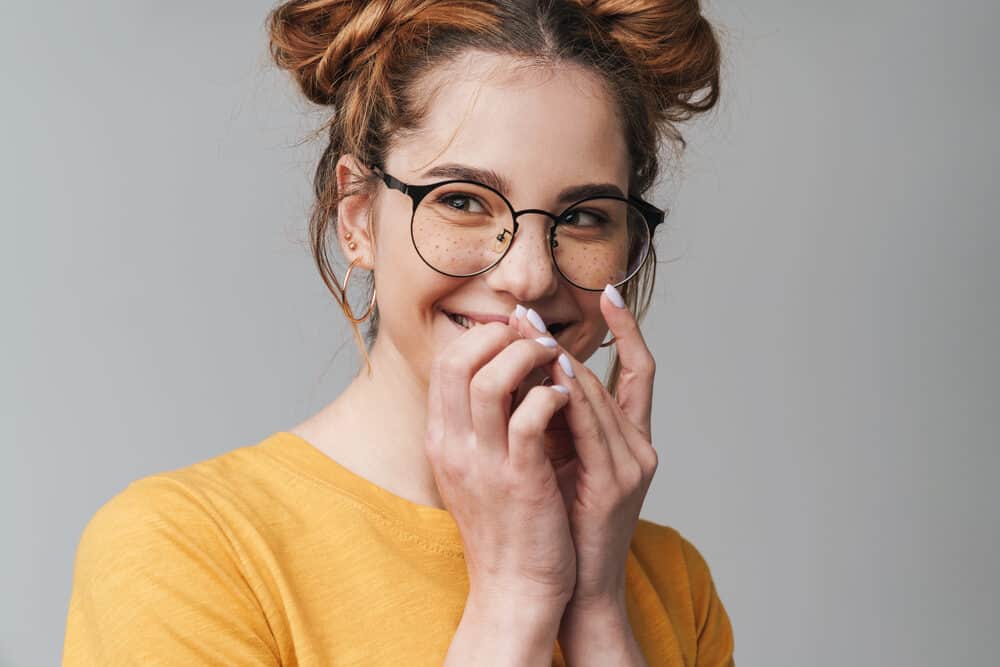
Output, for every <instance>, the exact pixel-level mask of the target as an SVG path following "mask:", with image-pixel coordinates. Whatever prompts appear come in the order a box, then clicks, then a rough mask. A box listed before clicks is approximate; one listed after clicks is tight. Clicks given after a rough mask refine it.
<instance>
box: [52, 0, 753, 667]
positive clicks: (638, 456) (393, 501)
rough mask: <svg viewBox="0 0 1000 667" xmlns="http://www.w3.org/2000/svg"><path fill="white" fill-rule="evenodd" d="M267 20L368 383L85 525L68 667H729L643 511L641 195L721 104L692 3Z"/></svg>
mask: <svg viewBox="0 0 1000 667" xmlns="http://www.w3.org/2000/svg"><path fill="white" fill-rule="evenodd" d="M268 27H269V29H270V36H271V48H272V53H273V55H274V57H275V59H276V62H277V63H278V65H279V66H281V67H282V68H285V69H287V70H289V71H290V72H291V73H292V74H293V75H294V76H295V78H296V80H297V81H298V83H299V85H300V86H301V88H302V90H303V91H304V93H305V94H306V95H307V96H308V98H309V99H310V100H312V101H314V102H316V103H319V104H324V105H329V106H330V107H331V108H332V114H331V120H330V123H329V124H328V126H327V127H326V129H328V135H329V144H328V145H327V147H326V150H325V152H324V154H323V156H322V159H321V160H320V162H319V165H318V168H317V170H316V178H315V191H316V196H317V201H316V206H315V209H314V214H313V216H312V221H311V237H312V241H313V249H314V253H315V258H316V261H317V264H318V267H319V270H320V273H321V275H322V277H323V278H324V280H325V281H326V283H327V285H328V286H329V287H330V289H331V292H332V293H333V294H334V296H335V297H336V298H337V299H338V301H339V302H340V303H341V305H342V307H343V308H344V312H345V314H346V315H347V316H348V317H349V318H350V319H351V321H352V322H353V323H354V325H355V333H356V335H357V338H358V341H359V343H361V344H362V356H363V364H362V369H361V372H359V373H358V375H357V377H356V378H355V379H354V380H353V382H352V383H351V384H350V385H349V386H348V387H347V389H346V390H345V391H344V392H343V393H342V394H341V395H340V396H338V397H336V399H335V400H333V402H331V403H330V404H329V405H328V406H327V407H326V408H324V409H323V410H322V411H320V412H319V413H318V414H316V415H313V416H312V417H310V418H309V419H306V420H305V421H304V422H302V423H301V424H298V425H296V426H294V427H292V428H290V429H288V430H287V431H279V432H276V433H274V434H272V435H270V436H269V437H267V438H265V439H264V440H263V441H261V442H259V443H256V444H254V445H251V446H246V447H241V448H238V449H235V450H233V451H230V452H228V453H226V454H224V455H221V456H219V457H216V458H213V459H210V460H206V461H202V462H199V463H196V464H194V465H191V466H189V467H187V468H183V469H179V470H174V471H169V472H164V473H161V474H157V475H152V476H149V477H146V478H143V479H140V480H137V481H135V482H133V483H132V484H130V485H129V486H128V488H126V489H125V490H124V491H122V492H121V493H119V494H118V495H117V496H115V497H114V498H112V499H111V500H110V501H109V502H108V503H106V504H105V505H104V506H103V507H102V508H101V509H100V510H99V511H98V512H97V513H96V515H95V516H94V517H93V519H92V520H91V521H90V523H89V524H88V526H87V528H86V530H85V532H84V535H83V537H82V539H81V542H80V546H79V550H78V554H77V562H76V570H75V575H74V577H75V578H74V590H73V595H72V599H71V603H70V610H69V619H68V626H67V635H66V639H65V647H64V661H65V664H73V665H75V664H100V665H112V664H123V663H130V664H131V663H139V664H147V663H149V664H153V663H155V664H185V665H195V664H219V665H435V664H436V665H440V664H442V663H444V664H447V665H469V664H476V665H528V664H532V665H535V664H538V665H540V664H556V665H564V664H569V665H574V666H576V665H644V664H645V665H678V666H679V665H705V666H708V665H713V666H723V665H732V664H733V658H732V655H733V636H732V629H731V626H730V622H729V618H728V616H727V614H726V611H725V609H724V608H723V605H722V603H721V601H720V599H719V597H718V595H717V593H716V590H715V587H714V585H713V581H712V578H711V575H710V572H709V568H708V566H707V565H706V563H705V561H704V560H703V558H702V557H701V555H700V554H699V552H698V551H697V550H696V549H695V547H694V546H692V544H691V543H690V542H688V541H687V540H685V539H684V538H683V537H682V536H681V535H679V534H678V533H677V531H676V530H674V529H672V528H670V527H668V526H662V525H659V524H656V523H653V522H650V521H647V520H644V519H639V511H640V508H641V505H642V502H643V499H644V497H645V494H646V491H647V489H648V487H649V485H650V482H651V480H652V478H653V474H654V472H655V470H656V468H657V463H658V452H657V448H656V447H655V446H654V442H653V439H652V435H651V433H650V413H651V410H652V388H653V371H654V361H653V358H652V356H651V355H650V352H649V349H648V348H647V346H646V344H645V342H644V341H643V337H642V334H641V332H640V329H639V326H638V324H637V314H641V313H642V312H643V311H644V310H645V307H646V305H647V304H648V299H649V293H650V286H651V284H652V277H653V270H654V267H655V262H654V258H653V252H652V239H653V232H654V230H655V229H656V227H657V225H659V224H660V223H661V222H662V221H663V218H664V209H663V208H662V207H658V206H657V205H655V204H653V203H651V202H647V201H644V200H643V199H642V194H643V193H644V192H645V191H646V190H648V189H649V187H650V186H651V185H652V183H653V181H654V179H655V177H656V175H657V172H658V163H657V152H658V149H659V146H660V143H661V141H660V139H661V138H662V137H668V138H671V139H673V145H677V146H681V147H682V146H683V139H681V137H680V135H679V134H677V132H676V129H674V126H673V123H674V122H676V121H679V120H683V119H686V118H688V117H690V116H691V115H692V114H694V113H696V112H699V111H704V110H707V109H709V108H711V107H712V106H713V105H714V104H715V102H716V99H717V95H718V82H719V50H718V45H717V42H716V40H715V37H714V35H713V31H712V28H711V27H710V25H709V24H708V22H707V21H706V20H705V19H704V18H703V17H702V16H701V14H700V10H699V7H698V2H697V0H660V1H653V0H605V1H598V2H586V1H582V0H581V1H580V2H570V1H558V2H557V1H550V0H543V1H540V2H538V1H534V0H533V1H522V0H502V1H500V2H481V1H476V0H434V1H428V0H412V1H407V0H403V1H393V2H389V1H388V0H374V1H371V2H352V1H345V0H308V1H304V0H300V1H294V2H286V3H284V4H282V5H280V6H278V7H277V8H276V9H274V10H273V12H272V13H271V15H270V16H269V21H268ZM331 246H332V248H336V250H339V252H340V253H341V254H342V255H343V257H344V265H345V266H346V267H347V270H346V273H345V275H343V277H342V279H341V280H338V275H337V274H338V273H339V272H335V271H334V270H333V267H332V265H331V263H330V262H329V260H328V257H329V255H330V254H331V251H332V248H331ZM361 275H367V276H368V277H369V281H368V282H367V283H363V281H361V280H359V279H358V278H359V276H361ZM351 304H354V306H353V307H352V305H351ZM360 324H364V325H365V326H366V327H367V341H364V340H363V339H362V336H361V333H360V329H358V328H357V327H358V325H360ZM609 335H610V336H611V337H612V340H611V344H612V345H614V347H615V353H616V361H615V362H614V364H613V367H612V378H611V381H610V382H609V385H608V387H605V386H604V385H603V384H602V383H601V382H600V380H598V378H596V377H595V376H594V374H593V373H592V372H591V371H590V370H589V369H588V368H587V367H586V366H584V365H583V362H584V361H585V360H586V359H587V358H589V357H590V356H591V355H592V354H593V353H594V352H595V351H596V350H597V349H598V348H599V347H600V346H602V344H604V343H602V341H604V340H605V338H606V336H609Z"/></svg>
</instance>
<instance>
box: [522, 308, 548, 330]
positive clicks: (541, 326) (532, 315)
mask: <svg viewBox="0 0 1000 667" xmlns="http://www.w3.org/2000/svg"><path fill="white" fill-rule="evenodd" d="M527 318H528V321H529V322H531V326H533V327H535V328H536V329H538V330H539V331H543V332H544V331H546V328H545V322H544V321H543V320H542V316H541V315H539V314H538V313H536V312H535V309H534V308H529V309H528V312H527Z"/></svg>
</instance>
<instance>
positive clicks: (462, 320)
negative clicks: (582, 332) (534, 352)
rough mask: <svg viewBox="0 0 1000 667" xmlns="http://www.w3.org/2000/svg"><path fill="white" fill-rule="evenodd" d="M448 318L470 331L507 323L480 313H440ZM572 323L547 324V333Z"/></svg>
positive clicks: (503, 318) (563, 328)
mask: <svg viewBox="0 0 1000 667" xmlns="http://www.w3.org/2000/svg"><path fill="white" fill-rule="evenodd" d="M441 312H443V313H444V314H445V315H447V316H448V319H449V320H451V321H452V322H454V323H455V324H456V325H458V326H459V327H461V328H462V329H471V328H472V327H474V326H478V325H480V324H486V323H488V322H504V323H506V322H507V321H508V318H507V316H506V315H492V314H480V313H475V314H472V313H453V312H450V311H447V310H443V309H442V311H441ZM571 324H572V322H552V323H550V324H548V325H547V326H548V330H549V333H550V334H551V335H553V336H555V335H556V334H559V333H561V332H562V331H564V330H565V329H566V328H567V327H568V326H570V325H571Z"/></svg>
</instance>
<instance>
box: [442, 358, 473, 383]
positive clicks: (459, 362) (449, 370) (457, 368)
mask: <svg viewBox="0 0 1000 667" xmlns="http://www.w3.org/2000/svg"><path fill="white" fill-rule="evenodd" d="M466 368H467V365H466V363H465V359H464V358H463V357H461V356H458V355H444V356H443V357H442V358H440V360H439V361H438V371H439V373H438V374H439V375H440V377H441V380H442V381H443V382H444V383H445V386H450V385H451V384H452V383H457V382H461V381H462V380H463V379H464V378H465V377H466V376H467V374H468V371H467V370H466Z"/></svg>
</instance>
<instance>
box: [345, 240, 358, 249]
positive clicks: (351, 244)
mask: <svg viewBox="0 0 1000 667" xmlns="http://www.w3.org/2000/svg"><path fill="white" fill-rule="evenodd" d="M347 247H348V248H350V249H351V250H354V249H355V248H357V247H358V244H357V243H355V242H354V241H351V242H350V243H348V244H347Z"/></svg>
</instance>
